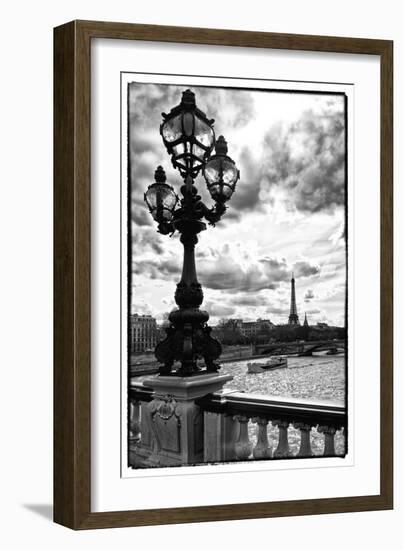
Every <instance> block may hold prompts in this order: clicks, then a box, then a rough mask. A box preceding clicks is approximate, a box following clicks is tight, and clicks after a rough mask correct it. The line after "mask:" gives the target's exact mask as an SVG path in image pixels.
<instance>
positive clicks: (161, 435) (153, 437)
mask: <svg viewBox="0 0 403 550" xmlns="http://www.w3.org/2000/svg"><path fill="white" fill-rule="evenodd" d="M229 380H232V376H231V375H219V374H216V373H208V374H203V375H199V376H197V375H196V376H192V377H185V378H184V377H179V376H158V377H155V378H148V379H146V380H144V382H143V383H144V385H145V386H147V387H151V388H152V389H153V390H154V399H153V400H152V401H151V402H150V403H142V404H141V443H140V444H139V445H137V446H136V447H135V448H134V449H133V452H132V456H131V464H133V465H134V467H136V468H152V467H164V466H184V465H187V464H197V463H202V462H204V417H203V411H202V410H201V409H200V407H198V406H197V405H196V403H195V400H196V399H198V398H200V397H203V396H204V395H207V394H208V393H212V392H215V391H218V390H220V389H221V388H222V387H223V386H224V384H225V383H226V382H228V381H229Z"/></svg>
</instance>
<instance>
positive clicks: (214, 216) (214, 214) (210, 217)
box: [201, 202, 227, 226]
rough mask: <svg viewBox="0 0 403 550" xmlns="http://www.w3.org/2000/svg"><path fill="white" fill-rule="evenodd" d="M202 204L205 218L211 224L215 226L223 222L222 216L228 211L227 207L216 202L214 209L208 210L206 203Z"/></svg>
mask: <svg viewBox="0 0 403 550" xmlns="http://www.w3.org/2000/svg"><path fill="white" fill-rule="evenodd" d="M201 204H202V208H203V215H204V217H205V218H206V220H207V221H208V222H209V224H210V225H213V226H214V225H215V224H216V223H217V222H219V221H220V220H221V218H222V216H223V215H224V213H225V211H226V210H227V207H226V206H225V204H224V203H222V202H216V203H215V204H214V206H213V207H212V208H207V206H206V205H205V204H204V203H201Z"/></svg>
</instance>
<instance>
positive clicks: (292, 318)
mask: <svg viewBox="0 0 403 550" xmlns="http://www.w3.org/2000/svg"><path fill="white" fill-rule="evenodd" d="M288 324H289V325H297V326H299V319H298V313H297V302H296V299H295V279H294V273H293V274H292V277H291V304H290V315H289V317H288Z"/></svg>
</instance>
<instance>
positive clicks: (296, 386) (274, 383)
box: [220, 355, 346, 455]
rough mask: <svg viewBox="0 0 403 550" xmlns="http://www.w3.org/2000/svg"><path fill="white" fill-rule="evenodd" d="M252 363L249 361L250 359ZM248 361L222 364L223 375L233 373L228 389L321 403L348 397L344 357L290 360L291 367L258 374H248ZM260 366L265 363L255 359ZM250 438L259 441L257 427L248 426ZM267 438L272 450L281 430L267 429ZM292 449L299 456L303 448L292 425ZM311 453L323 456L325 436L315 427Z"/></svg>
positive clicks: (340, 441) (340, 439) (340, 448)
mask: <svg viewBox="0 0 403 550" xmlns="http://www.w3.org/2000/svg"><path fill="white" fill-rule="evenodd" d="M249 361H250V360H249ZM249 361H245V360H243V361H234V362H231V363H226V364H224V365H222V367H221V369H220V373H223V374H224V373H225V374H232V376H233V377H234V379H233V380H231V381H230V382H227V384H226V385H225V388H226V389H233V390H237V391H245V392H247V393H255V394H261V395H265V396H267V397H269V396H271V395H273V396H280V397H299V398H304V399H312V400H318V401H332V402H335V403H339V404H344V398H345V381H346V380H345V357H344V355H341V356H340V355H337V356H329V355H318V356H312V357H289V358H288V368H283V369H275V370H270V371H266V372H263V373H259V374H248V373H247V363H248V362H249ZM254 362H257V363H260V362H264V360H261V359H259V360H256V361H254ZM249 436H250V439H251V440H252V441H256V428H255V426H254V425H252V423H250V424H249ZM268 436H269V441H270V444H271V446H272V447H273V448H275V447H276V446H277V443H278V429H277V428H274V427H273V426H271V424H270V425H269V427H268ZM288 439H289V446H290V450H291V452H292V454H294V455H295V454H297V452H298V449H299V445H300V441H301V439H300V433H299V431H298V430H295V429H294V428H293V427H292V426H290V428H289V430H288ZM311 445H312V451H313V453H314V454H316V455H321V454H322V453H323V448H324V437H323V434H320V433H318V432H317V431H316V429H315V428H314V429H313V430H312V431H311ZM335 448H336V453H338V454H343V453H344V436H343V434H342V433H339V432H338V433H337V434H336V437H335Z"/></svg>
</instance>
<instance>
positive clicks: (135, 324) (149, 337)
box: [129, 313, 157, 353]
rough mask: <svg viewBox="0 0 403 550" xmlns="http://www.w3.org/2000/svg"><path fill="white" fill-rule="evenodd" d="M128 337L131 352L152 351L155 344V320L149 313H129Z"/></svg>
mask: <svg viewBox="0 0 403 550" xmlns="http://www.w3.org/2000/svg"><path fill="white" fill-rule="evenodd" d="M129 338H130V342H129V344H130V346H131V351H132V353H139V352H144V351H154V348H155V346H156V344H157V321H156V320H155V319H154V317H151V315H138V314H137V313H134V314H133V315H130V331H129Z"/></svg>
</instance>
